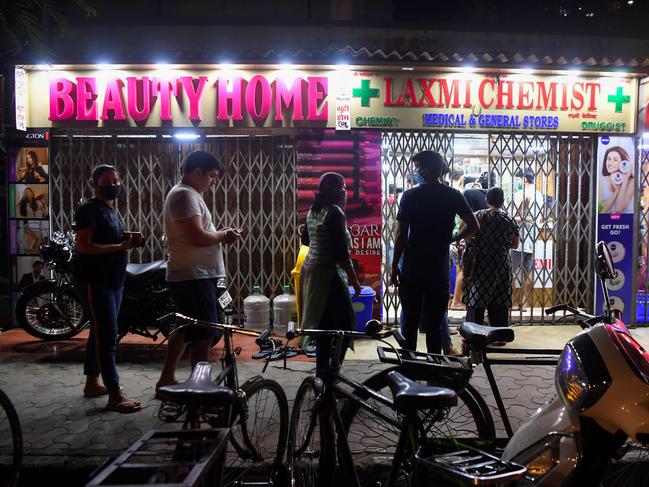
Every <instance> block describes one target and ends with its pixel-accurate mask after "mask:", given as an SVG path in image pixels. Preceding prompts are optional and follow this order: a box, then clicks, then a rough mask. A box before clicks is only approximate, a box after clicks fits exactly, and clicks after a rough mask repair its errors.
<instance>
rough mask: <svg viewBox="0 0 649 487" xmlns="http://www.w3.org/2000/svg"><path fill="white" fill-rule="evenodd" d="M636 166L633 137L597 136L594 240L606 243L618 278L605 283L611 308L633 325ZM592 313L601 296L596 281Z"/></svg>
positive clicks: (601, 301)
mask: <svg viewBox="0 0 649 487" xmlns="http://www.w3.org/2000/svg"><path fill="white" fill-rule="evenodd" d="M636 177H637V167H636V160H635V147H634V143H633V138H632V137H609V136H605V137H600V138H599V140H598V147H597V240H598V241H604V242H606V245H607V246H608V248H609V250H610V251H611V256H612V258H613V264H614V265H615V269H616V270H617V277H616V278H615V279H609V280H608V281H607V287H608V290H609V293H610V296H611V300H612V303H613V307H614V308H616V309H618V310H619V311H621V312H622V320H623V321H624V322H625V323H632V322H633V315H632V310H633V284H634V283H633V276H634V263H633V235H634V216H633V211H634V208H635V185H636V182H635V181H636ZM596 293H597V294H596V296H597V298H596V309H595V313H597V314H599V313H601V312H602V309H603V305H604V296H603V294H602V290H601V287H600V285H599V281H597V282H596Z"/></svg>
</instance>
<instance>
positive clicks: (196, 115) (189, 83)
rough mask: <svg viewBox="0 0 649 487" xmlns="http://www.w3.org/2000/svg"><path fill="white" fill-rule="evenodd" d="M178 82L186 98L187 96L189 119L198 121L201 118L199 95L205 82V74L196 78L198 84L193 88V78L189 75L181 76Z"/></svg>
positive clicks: (201, 94) (201, 93)
mask: <svg viewBox="0 0 649 487" xmlns="http://www.w3.org/2000/svg"><path fill="white" fill-rule="evenodd" d="M180 82H181V83H182V85H183V89H184V90H185V93H187V98H189V119H190V120H191V121H196V122H200V121H201V120H202V119H201V105H200V102H201V96H203V90H204V89H205V83H207V76H201V77H199V78H198V86H197V87H196V88H194V78H192V77H191V76H181V77H180Z"/></svg>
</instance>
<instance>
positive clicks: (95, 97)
mask: <svg viewBox="0 0 649 487" xmlns="http://www.w3.org/2000/svg"><path fill="white" fill-rule="evenodd" d="M638 90H639V88H638V80H637V79H636V78H634V77H633V76H625V75H616V76H590V75H589V76H584V75H580V74H577V73H574V72H568V71H566V72H564V73H552V74H534V73H532V74H529V73H523V72H518V73H498V74H495V73H489V74H487V73H477V72H468V71H466V70H464V71H461V70H455V71H450V70H449V71H425V70H404V69H392V70H389V69H387V68H386V69H373V70H369V71H368V70H357V69H353V68H347V67H339V69H334V68H333V67H332V68H331V69H324V68H319V67H313V68H299V69H298V68H297V67H295V68H291V67H286V66H282V67H270V66H269V67H267V68H264V69H248V68H246V67H236V68H235V67H222V66H195V67H181V66H178V67H164V68H163V67H122V66H110V67H104V68H102V69H99V67H97V66H90V67H84V66H76V67H65V68H63V67H62V68H58V67H57V68H51V69H38V68H32V67H29V68H28V69H27V70H26V72H25V77H24V100H25V101H24V118H25V123H26V126H27V127H31V128H33V129H34V130H32V131H31V132H27V133H28V134H32V133H35V134H46V135H43V137H46V140H45V141H41V142H42V144H40V145H41V147H40V149H39V150H41V151H42V154H40V153H39V154H37V157H38V158H39V159H40V160H41V161H43V162H42V163H41V166H42V167H43V170H44V171H45V172H46V177H45V178H44V180H43V181H40V180H39V181H35V182H33V183H29V184H31V185H32V186H34V187H33V188H32V187H30V188H28V187H27V184H26V183H25V181H24V176H23V177H20V176H19V174H23V173H24V172H25V168H26V157H27V154H28V153H29V150H30V149H27V148H26V147H27V145H25V148H20V147H16V149H15V150H14V151H13V166H12V167H13V169H11V170H10V179H9V181H10V183H9V186H10V188H9V189H10V194H14V195H15V197H14V199H15V202H13V204H14V207H15V208H18V207H19V206H20V199H21V198H22V195H24V193H25V191H26V190H27V189H31V190H32V191H33V192H35V193H38V195H36V196H40V201H48V202H49V203H48V205H47V214H46V215H45V214H43V215H41V216H40V217H38V218H36V217H35V216H31V217H29V216H26V214H25V215H18V214H12V215H10V217H11V220H10V225H11V229H12V232H13V233H11V239H12V245H13V247H12V249H13V250H12V254H13V256H12V264H11V265H12V273H13V278H14V280H15V281H14V282H16V283H17V282H18V280H19V279H20V276H21V275H22V274H24V273H26V272H28V271H29V270H30V269H31V264H32V262H33V260H34V259H35V256H34V255H33V252H34V249H36V248H37V240H38V238H41V239H42V238H43V237H44V236H46V235H47V234H49V232H52V231H65V230H69V229H70V226H71V218H72V215H73V211H74V207H75V205H76V204H77V203H78V201H79V200H80V199H81V198H82V197H87V196H89V193H90V188H89V187H88V185H87V184H86V178H87V176H88V174H89V173H90V170H91V168H92V167H93V166H94V165H96V164H97V163H99V162H110V163H115V164H116V165H117V167H118V168H119V169H120V171H121V173H122V175H123V178H124V186H125V190H126V191H125V193H126V195H127V197H126V198H123V199H122V200H121V201H120V208H119V209H120V212H121V214H122V216H123V218H124V220H125V222H126V225H127V226H128V227H131V228H132V229H139V230H142V231H143V232H144V233H145V234H146V235H147V236H148V238H147V244H146V246H145V247H144V248H143V249H142V250H139V251H137V252H133V255H132V259H133V260H136V261H148V260H151V259H156V258H163V257H164V243H163V239H162V221H161V208H162V202H163V201H164V197H165V195H166V193H167V191H168V190H169V188H170V187H171V186H172V185H173V184H174V183H175V182H176V180H177V178H178V165H179V163H180V161H181V160H182V158H183V157H184V155H185V154H187V153H188V152H189V151H191V150H194V149H196V148H202V149H205V150H209V151H212V152H214V153H215V154H216V155H217V156H218V157H219V158H220V159H222V160H223V162H224V163H225V165H226V171H227V175H226V177H224V178H223V179H222V180H221V181H220V182H219V185H218V186H217V187H216V188H215V190H214V191H213V193H212V194H211V195H209V196H208V199H209V201H208V204H210V205H211V208H212V211H213V214H214V215H215V218H216V219H217V224H218V223H221V222H222V223H223V224H228V225H237V226H240V227H244V228H246V229H247V230H248V231H249V235H248V237H247V238H246V239H245V240H244V241H243V242H241V243H240V244H237V246H236V247H233V248H232V249H231V250H230V251H229V252H228V255H227V259H228V269H229V273H230V279H231V283H232V290H233V294H237V295H238V296H239V303H240V300H241V299H243V297H245V296H246V295H247V294H248V293H249V292H250V290H251V288H252V285H253V284H260V285H261V286H262V288H263V290H264V292H265V294H267V295H275V294H277V293H279V292H281V286H282V285H283V284H286V283H288V282H289V281H290V279H291V277H290V271H291V269H292V267H293V264H294V262H295V257H296V254H297V250H298V248H299V239H298V228H299V225H300V223H301V222H302V221H303V219H304V216H305V214H306V210H307V209H308V205H309V203H310V200H311V198H312V196H313V191H314V190H315V188H316V187H317V181H318V177H319V176H320V174H322V173H323V172H326V171H330V170H335V171H337V172H340V173H341V174H343V175H344V176H345V178H346V181H347V187H348V191H349V194H348V200H349V205H348V209H347V213H348V219H349V226H350V231H351V234H352V237H353V242H354V251H353V259H354V262H355V264H356V266H357V270H358V271H359V273H360V274H361V276H362V279H363V281H364V282H365V284H366V285H368V286H371V287H372V288H374V290H375V291H376V292H377V295H378V296H380V297H381V306H380V308H379V307H377V310H376V311H377V312H381V313H382V318H383V320H384V321H387V322H395V321H396V320H397V319H398V315H399V300H398V296H397V295H396V293H395V291H394V289H393V288H392V287H391V286H390V285H389V283H388V278H389V261H390V259H391V255H392V237H393V234H392V226H393V223H394V219H395V216H396V211H397V207H398V202H399V198H400V196H399V194H400V193H401V192H402V191H404V190H405V189H407V188H408V187H409V185H410V181H409V177H408V176H409V174H410V172H411V170H412V166H411V164H410V157H411V156H412V155H413V154H414V153H416V152H417V151H420V150H426V149H433V150H436V151H438V152H440V153H441V154H442V155H443V156H444V157H445V158H446V160H447V161H448V163H449V166H450V172H449V175H448V180H449V183H450V184H452V185H453V186H455V187H457V188H458V189H461V190H464V189H468V188H471V187H473V186H474V185H476V184H479V182H480V180H481V176H482V180H483V181H486V184H487V185H488V186H489V187H491V186H494V185H496V186H500V187H502V188H503V190H504V191H505V195H506V199H507V205H508V211H509V212H510V213H512V214H515V215H516V217H517V218H518V219H519V220H520V221H521V223H522V230H521V231H522V237H523V241H524V242H523V246H524V247H523V248H521V249H519V251H520V252H519V253H520V257H521V258H520V259H519V260H520V261H521V265H519V266H518V267H517V268H516V276H515V279H514V283H515V287H516V293H515V294H516V297H517V299H518V301H519V303H518V304H522V305H523V307H524V309H523V310H521V311H517V312H515V313H513V315H512V319H513V321H514V322H522V321H526V320H529V319H530V318H532V317H534V318H535V319H536V320H537V321H543V318H542V309H543V308H545V307H547V306H550V305H552V304H556V303H559V302H568V303H571V304H573V305H577V306H580V307H583V308H586V309H591V310H592V309H593V308H594V307H595V303H596V295H595V294H596V291H595V285H594V282H595V280H594V273H593V252H592V249H593V247H594V243H595V240H596V238H597V233H598V229H597V222H598V199H597V190H598V185H597V184H596V183H597V181H598V179H599V175H600V173H601V167H600V166H598V161H599V159H600V158H601V157H598V156H597V154H598V150H599V148H600V147H601V144H602V140H609V142H607V144H608V143H614V144H616V146H617V145H625V144H626V145H628V144H630V147H631V152H632V153H633V160H632V161H631V163H633V161H635V160H636V158H635V155H636V153H635V150H633V149H634V147H635V146H636V143H635V139H634V137H635V134H636V113H637V104H638ZM35 129H45V130H41V131H39V130H35ZM618 139H619V141H621V142H619V143H618ZM628 159H631V156H629V157H628ZM644 166H645V164H644V163H643V165H642V167H643V168H644ZM598 167H600V169H598ZM634 169H635V167H634V164H632V167H631V171H633V170H634ZM12 171H13V172H12ZM616 172H617V171H616ZM624 174H628V172H627V173H624ZM642 174H643V175H644V171H643V172H642ZM636 179H638V180H639V179H642V178H636ZM611 181H612V180H611ZM611 184H614V183H613V182H611ZM643 188H644V186H643ZM639 189H640V187H638V190H639ZM12 190H13V191H14V192H13V193H11V191H12ZM41 195H42V196H41ZM522 200H526V201H527V203H526V204H522V203H521V201H522ZM10 207H11V205H10ZM602 210H603V208H599V212H600V213H602ZM609 213H612V214H613V215H617V214H618V213H624V212H622V211H621V210H620V211H617V210H611V211H610V212H609ZM632 213H633V210H632ZM636 214H637V213H636ZM635 225H636V224H635V223H632V224H631V227H630V228H626V229H625V232H627V233H628V232H631V233H630V235H631V237H630V238H631V243H629V245H628V249H627V253H628V254H629V259H631V258H633V255H634V248H633V239H634V237H633V235H634V233H633V229H634V226H635ZM37 230H38V231H37ZM34 235H35V236H36V237H35V236H34ZM39 235H40V237H39ZM37 237H38V238H37ZM35 238H36V240H34V239H35ZM625 238H627V237H626V236H625ZM30 239H31V240H30ZM32 240H34V242H32ZM624 242H626V240H624ZM624 242H622V240H620V239H618V240H617V243H619V244H621V245H622V244H624ZM630 281H631V280H630ZM620 289H621V288H620ZM625 289H626V288H625ZM627 294H628V295H629V296H630V295H631V291H629V292H628V293H627ZM622 301H624V300H622ZM630 301H632V300H630ZM625 305H627V306H630V307H631V308H632V307H633V303H631V302H629V303H628V304H627V303H625ZM451 316H452V317H457V318H459V317H460V316H462V312H460V311H457V312H452V314H451ZM546 321H547V319H546Z"/></svg>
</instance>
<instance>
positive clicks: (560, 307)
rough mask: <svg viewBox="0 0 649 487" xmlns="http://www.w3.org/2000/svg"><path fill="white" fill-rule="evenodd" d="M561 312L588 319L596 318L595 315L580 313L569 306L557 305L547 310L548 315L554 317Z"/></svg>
mask: <svg viewBox="0 0 649 487" xmlns="http://www.w3.org/2000/svg"><path fill="white" fill-rule="evenodd" d="M559 311H567V312H568V313H571V314H573V315H579V316H584V317H587V318H588V319H590V318H595V317H594V316H593V315H591V314H588V313H586V312H584V311H580V310H578V309H577V308H573V307H572V306H570V305H569V304H557V305H556V306H550V307H549V308H545V314H546V315H553V314H555V313H558V312H559Z"/></svg>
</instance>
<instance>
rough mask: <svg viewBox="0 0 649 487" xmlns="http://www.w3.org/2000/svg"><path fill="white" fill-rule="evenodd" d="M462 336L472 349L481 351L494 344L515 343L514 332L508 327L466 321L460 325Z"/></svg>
mask: <svg viewBox="0 0 649 487" xmlns="http://www.w3.org/2000/svg"><path fill="white" fill-rule="evenodd" d="M460 335H462V337H463V338H464V341H466V343H468V344H469V345H471V346H472V348H476V349H480V348H485V347H487V346H489V345H491V344H492V343H494V342H506V343H510V342H513V341H514V330H513V329H512V328H510V327H508V326H500V327H497V326H483V325H478V324H477V323H471V322H470V321H465V322H464V323H462V324H461V325H460Z"/></svg>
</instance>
